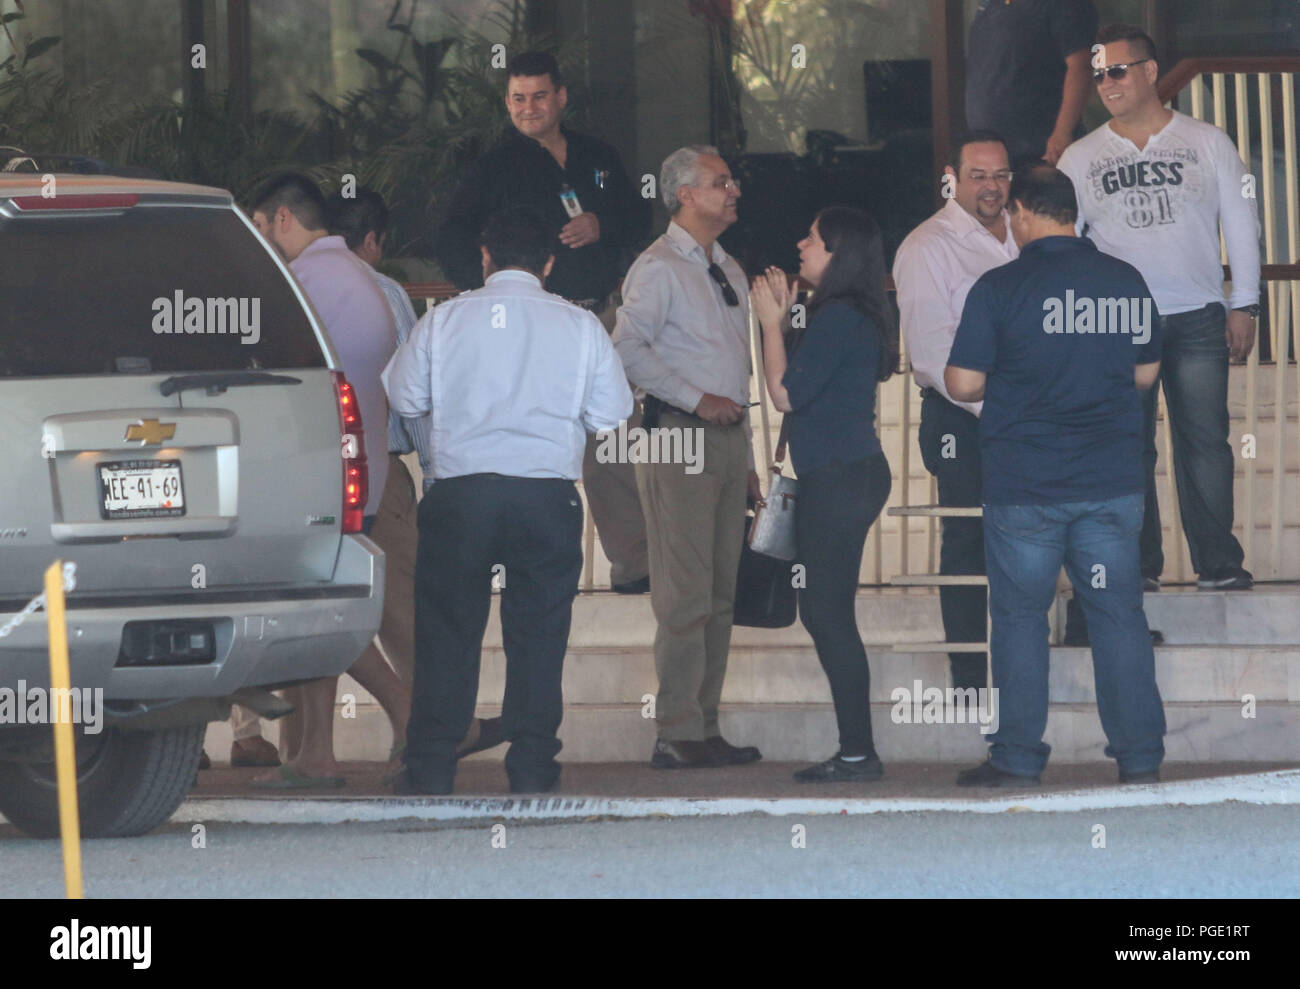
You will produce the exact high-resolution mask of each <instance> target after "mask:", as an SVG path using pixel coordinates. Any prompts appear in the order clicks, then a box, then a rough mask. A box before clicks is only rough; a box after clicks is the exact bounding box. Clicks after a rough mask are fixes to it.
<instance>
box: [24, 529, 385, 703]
mask: <svg viewBox="0 0 1300 989" xmlns="http://www.w3.org/2000/svg"><path fill="white" fill-rule="evenodd" d="M383 559H384V554H383V552H382V551H381V550H380V549H379V548H378V547H377V546H376V545H375V544H374V543H372V542H371V541H370V540H369V539H367V538H366V537H364V536H344V537H342V539H341V540H340V546H339V559H338V565H337V567H336V568H335V580H334V582H333V583H331V584H328V585H322V586H320V587H315V588H294V589H287V590H285V591H284V592H283V593H281V594H277V593H276V592H274V591H271V592H267V593H258V594H248V593H246V592H244V591H241V590H240V589H238V588H236V589H233V590H230V591H227V590H225V589H220V590H217V589H214V590H213V591H212V592H211V596H210V598H209V599H207V600H205V598H204V593H205V592H203V591H196V592H194V593H193V594H192V595H187V597H188V598H189V600H188V601H186V602H184V603H176V602H174V601H173V600H168V598H171V597H173V596H171V595H168V596H166V597H164V596H163V595H159V598H162V599H163V602H162V603H153V604H150V603H147V601H142V600H141V599H139V598H136V599H133V601H132V603H130V604H125V605H118V606H112V607H87V608H83V607H80V606H79V605H78V604H77V603H76V595H75V592H74V596H73V598H72V599H70V601H69V608H68V612H67V624H68V650H69V658H70V665H71V678H72V686H74V687H81V688H90V689H92V690H93V689H96V688H98V689H102V690H103V691H104V695H103V696H104V698H105V699H106V700H144V701H147V700H166V699H179V698H192V697H227V696H229V695H231V694H233V693H235V691H237V690H239V689H240V688H241V687H249V686H263V685H274V684H283V683H290V682H293V681H298V680H310V679H314V678H317V677H327V676H336V675H338V674H340V673H342V672H344V671H345V670H347V668H348V667H350V666H351V665H352V664H353V663H354V662H355V661H356V660H357V658H358V657H360V655H361V653H362V651H363V650H364V649H365V648H366V646H367V645H368V644H369V642H370V640H371V639H372V638H373V637H374V635H375V633H376V632H377V631H378V629H379V622H380V618H381V615H382V612H383V598H384V565H383ZM91 597H92V599H93V595H92V596H91ZM230 598H241V599H242V600H230ZM136 602H139V603H136ZM96 603H97V602H96ZM6 617H7V616H6ZM175 619H193V620H198V621H204V622H211V623H212V624H213V627H214V631H215V637H216V658H215V659H214V660H213V661H211V662H207V663H203V664H201V665H194V666H134V667H118V666H117V665H116V664H117V660H118V654H119V650H120V648H121V644H122V629H123V626H125V624H126V623H127V622H130V621H162V620H175ZM49 679H50V674H49V653H48V637H47V626H46V618H45V615H44V613H43V612H38V613H36V614H34V615H32V616H30V617H29V618H28V619H27V621H26V622H25V623H24V624H23V625H21V626H19V627H18V628H16V629H14V630H13V632H12V633H11V634H10V635H9V636H8V637H7V638H4V639H0V688H3V687H8V688H11V689H15V688H17V686H18V681H20V680H22V681H25V683H26V685H27V686H28V687H44V686H48V685H49Z"/></svg>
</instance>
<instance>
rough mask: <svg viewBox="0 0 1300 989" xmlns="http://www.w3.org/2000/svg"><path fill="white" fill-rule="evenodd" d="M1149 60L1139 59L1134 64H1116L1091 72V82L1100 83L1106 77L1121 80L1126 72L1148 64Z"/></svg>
mask: <svg viewBox="0 0 1300 989" xmlns="http://www.w3.org/2000/svg"><path fill="white" fill-rule="evenodd" d="M1149 61H1151V59H1149V58H1139V59H1138V60H1137V61H1136V62H1118V63H1116V64H1115V65H1107V66H1105V67H1104V68H1100V69H1093V70H1092V81H1093V82H1095V83H1100V82H1101V81H1102V80H1103V79H1105V78H1106V77H1107V76H1110V77H1111V78H1112V79H1123V78H1124V77H1125V76H1126V75H1128V70H1129V69H1131V68H1133V66H1135V65H1141V64H1142V63H1143V62H1149Z"/></svg>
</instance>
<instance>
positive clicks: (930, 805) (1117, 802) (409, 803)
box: [172, 769, 1300, 824]
mask: <svg viewBox="0 0 1300 989" xmlns="http://www.w3.org/2000/svg"><path fill="white" fill-rule="evenodd" d="M1230 802H1237V803H1245V804H1257V805H1296V804H1300V770H1294V769H1289V770H1281V771H1278V772H1271V773H1251V774H1246V775H1241V776H1221V777H1217V778H1214V779H1202V780H1180V781H1177V782H1169V783H1149V784H1141V785H1132V786H1106V787H1090V788H1087V789H1079V790H1064V791H1057V792H1053V793H1027V794H1016V795H1014V796H1002V795H999V796H990V797H972V798H928V799H919V798H909V797H894V798H889V799H881V800H871V799H847V800H843V799H836V798H834V797H790V798H760V797H719V798H713V797H582V796H571V797H522V798H521V797H352V798H346V799H339V798H337V797H297V798H294V799H292V800H284V799H277V798H256V797H241V798H234V799H231V798H221V797H195V798H191V799H189V800H187V801H185V803H184V804H182V805H181V807H180V808H179V809H178V810H177V811H176V813H175V814H174V815H172V820H173V821H175V822H178V823H184V824H190V823H204V824H211V823H229V824H341V823H344V822H349V821H357V822H366V821H397V820H403V819H409V818H414V819H416V820H422V821H456V820H472V819H491V818H506V819H510V820H548V821H560V820H573V819H582V818H591V817H617V818H647V817H716V816H730V815H735V814H769V815H773V816H781V815H787V814H800V815H808V814H886V813H898V812H913V813H915V812H918V811H926V812H943V813H953V812H960V813H969V814H1002V813H1006V812H1008V811H1034V812H1039V813H1069V812H1072V811H1084V810H1103V809H1109V808H1116V807H1168V806H1179V805H1182V806H1202V805H1205V804H1218V803H1230Z"/></svg>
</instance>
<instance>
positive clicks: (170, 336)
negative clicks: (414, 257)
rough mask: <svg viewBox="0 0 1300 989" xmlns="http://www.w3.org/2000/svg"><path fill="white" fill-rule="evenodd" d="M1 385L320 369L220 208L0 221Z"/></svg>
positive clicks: (250, 239)
mask: <svg viewBox="0 0 1300 989" xmlns="http://www.w3.org/2000/svg"><path fill="white" fill-rule="evenodd" d="M0 251H3V256H4V261H3V263H0V376H7V377H37V376H43V375H94V374H117V373H150V372H168V373H171V372H177V371H227V370H253V369H262V368H267V369H273V368H309V367H325V366H326V364H325V356H324V354H323V353H322V351H321V347H320V344H319V343H318V341H317V339H316V334H315V332H314V331H313V330H312V327H311V323H310V322H309V321H308V319H307V316H306V314H305V313H304V312H303V309H302V305H301V304H300V303H299V302H298V299H297V297H296V296H295V295H294V292H293V289H292V287H291V286H290V285H289V283H288V282H287V280H286V279H285V277H284V275H283V274H282V273H281V272H280V269H279V268H277V267H276V265H275V263H274V262H273V261H272V260H271V259H270V258H269V257H268V256H267V254H266V250H265V249H264V248H263V247H262V245H261V244H259V243H258V242H257V240H256V239H255V237H254V235H253V233H252V232H251V231H250V230H249V229H248V228H247V227H245V226H244V224H243V222H242V221H241V220H240V218H239V217H238V216H237V215H236V214H235V212H234V211H233V210H232V209H230V208H224V209H223V208H214V207H198V206H193V207H190V206H171V205H169V206H151V205H140V206H136V207H133V208H130V209H127V210H125V211H124V212H122V213H120V214H118V215H111V214H109V215H105V214H102V213H101V214H93V213H86V214H75V215H68V214H64V215H58V216H53V215H49V214H45V215H40V214H36V215H31V216H19V217H14V218H6V217H4V216H2V215H0Z"/></svg>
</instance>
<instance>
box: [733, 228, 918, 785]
mask: <svg viewBox="0 0 1300 989" xmlns="http://www.w3.org/2000/svg"><path fill="white" fill-rule="evenodd" d="M798 247H799V260H800V267H799V274H800V275H802V276H803V278H804V279H806V280H807V281H808V282H810V283H812V285H813V287H814V292H813V296H812V301H811V304H810V305H809V306H808V311H807V329H806V330H805V331H804V333H803V337H802V339H800V340H799V342H798V344H797V346H796V347H795V348H794V349H793V352H792V353H791V354H790V356H789V358H788V359H787V356H786V344H785V341H784V339H783V338H782V331H783V330H784V329H785V325H786V322H787V320H788V319H789V316H790V309H791V304H792V303H793V301H794V291H793V288H792V287H791V285H790V282H789V279H788V278H787V277H786V274H785V272H783V271H781V270H780V269H779V268H769V269H768V270H767V273H766V274H765V275H764V276H762V277H760V278H758V279H757V280H756V281H755V283H754V286H753V288H752V289H751V291H750V296H749V298H750V304H751V305H752V306H753V307H754V313H755V315H757V317H758V319H759V322H760V323H761V324H762V326H763V355H764V364H765V369H764V370H765V373H766V377H767V387H768V390H769V391H770V393H771V395H772V402H773V404H774V405H775V406H776V407H777V409H779V410H780V411H781V412H784V413H786V414H787V415H788V416H789V417H790V426H789V433H788V436H789V446H790V458H791V461H792V462H793V465H794V469H795V473H796V474H797V475H798V477H799V493H798V500H797V501H796V502H795V532H796V538H797V541H798V552H799V562H800V563H802V564H803V565H804V568H805V569H804V578H805V581H806V584H805V586H804V587H803V588H801V589H800V591H799V617H800V619H801V620H802V621H803V624H804V627H805V628H806V629H808V633H809V635H811V636H812V640H813V643H814V645H815V646H816V647H817V658H818V659H819V660H820V661H821V664H822V669H824V670H825V671H826V678H827V679H828V680H829V681H830V685H831V696H832V698H833V699H834V701H835V719H836V721H837V722H838V724H839V732H840V750H839V752H838V753H836V755H835V756H834V757H832V758H830V759H828V760H826V761H825V762H822V763H818V764H817V765H815V766H809V767H808V768H806V769H801V770H799V771H798V772H797V773H795V774H794V776H795V779H796V780H798V781H799V782H801V783H817V782H831V781H853V780H863V781H865V780H876V779H880V777H881V775H882V769H881V765H880V759H879V758H878V757H877V756H876V749H875V745H874V743H873V741H872V735H871V707H870V686H871V674H870V671H869V669H868V667H867V653H866V650H865V649H864V648H863V646H862V637H861V636H860V635H859V634H858V624H857V616H856V613H855V611H854V604H855V599H856V597H857V591H858V570H859V567H860V566H861V564H862V549H863V546H864V545H865V543H866V540H867V530H868V529H869V528H870V527H871V523H872V522H874V521H875V520H876V517H877V516H878V515H879V514H880V511H881V509H882V508H884V505H885V500H886V499H887V498H888V497H889V489H890V484H891V481H890V475H889V463H888V461H886V460H885V455H884V453H883V452H882V451H881V448H880V440H879V438H878V437H877V436H876V430H875V425H874V419H875V407H876V382H877V381H885V380H886V379H887V378H889V376H890V375H891V374H893V373H894V371H895V370H896V369H897V366H898V328H897V326H896V324H895V323H894V320H893V317H892V314H891V312H890V309H889V305H888V302H887V301H886V299H885V259H884V250H883V248H882V246H881V239H880V228H879V227H877V226H876V223H875V221H874V220H872V219H871V217H869V216H867V214H865V213H863V212H862V211H861V210H857V209H851V208H849V207H847V206H832V207H829V208H828V209H824V210H822V211H821V212H820V213H818V214H817V217H816V219H814V220H813V223H812V227H811V228H810V229H809V230H808V236H807V237H805V238H804V239H803V240H801V241H800V242H799V245H798Z"/></svg>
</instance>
